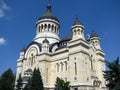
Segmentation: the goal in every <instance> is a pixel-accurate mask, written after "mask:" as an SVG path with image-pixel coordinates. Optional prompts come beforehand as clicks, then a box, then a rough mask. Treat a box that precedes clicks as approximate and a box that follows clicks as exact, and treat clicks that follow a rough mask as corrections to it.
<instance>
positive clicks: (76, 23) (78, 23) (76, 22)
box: [72, 17, 82, 26]
mask: <svg viewBox="0 0 120 90" xmlns="http://www.w3.org/2000/svg"><path fill="white" fill-rule="evenodd" d="M74 25H82V23H80V21H79V19H78V18H77V17H76V19H75V21H74V23H73V25H72V26H74Z"/></svg>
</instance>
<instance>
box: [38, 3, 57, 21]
mask: <svg viewBox="0 0 120 90" xmlns="http://www.w3.org/2000/svg"><path fill="white" fill-rule="evenodd" d="M41 19H54V20H56V21H58V22H59V20H58V18H57V17H56V16H55V15H54V14H53V13H52V12H51V5H50V3H48V5H47V10H46V12H45V13H44V14H43V15H42V16H40V18H39V20H41Z"/></svg>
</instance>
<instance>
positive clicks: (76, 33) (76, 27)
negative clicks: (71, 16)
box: [71, 18, 85, 40]
mask: <svg viewBox="0 0 120 90" xmlns="http://www.w3.org/2000/svg"><path fill="white" fill-rule="evenodd" d="M71 29H72V33H73V35H72V39H78V38H81V39H83V40H85V38H84V26H83V25H82V24H81V23H80V21H79V20H78V18H76V19H75V21H74V23H73V25H72V27H71Z"/></svg>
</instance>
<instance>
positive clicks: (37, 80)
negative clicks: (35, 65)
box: [24, 69, 44, 90]
mask: <svg viewBox="0 0 120 90" xmlns="http://www.w3.org/2000/svg"><path fill="white" fill-rule="evenodd" d="M24 90H44V88H43V82H42V78H41V74H40V71H39V69H34V71H33V75H32V77H31V78H30V80H29V81H28V84H27V85H26V86H25V88H24Z"/></svg>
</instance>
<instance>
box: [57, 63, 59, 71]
mask: <svg viewBox="0 0 120 90" xmlns="http://www.w3.org/2000/svg"><path fill="white" fill-rule="evenodd" d="M57 72H59V64H58V63H57Z"/></svg>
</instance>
